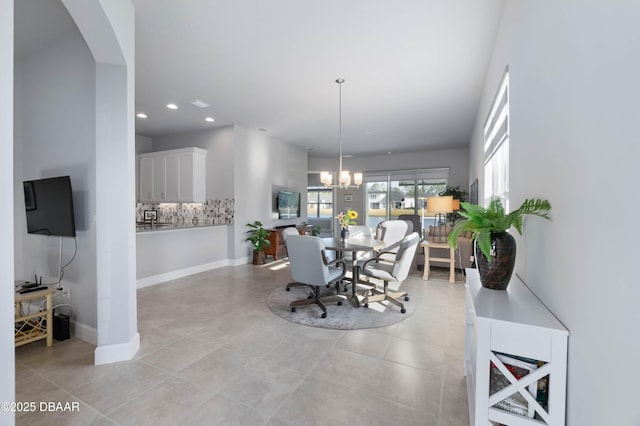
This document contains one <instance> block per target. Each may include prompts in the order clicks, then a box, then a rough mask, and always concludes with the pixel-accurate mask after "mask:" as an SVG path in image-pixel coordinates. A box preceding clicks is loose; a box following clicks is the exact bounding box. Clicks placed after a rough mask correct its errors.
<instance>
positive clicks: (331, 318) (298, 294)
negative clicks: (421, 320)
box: [267, 286, 416, 330]
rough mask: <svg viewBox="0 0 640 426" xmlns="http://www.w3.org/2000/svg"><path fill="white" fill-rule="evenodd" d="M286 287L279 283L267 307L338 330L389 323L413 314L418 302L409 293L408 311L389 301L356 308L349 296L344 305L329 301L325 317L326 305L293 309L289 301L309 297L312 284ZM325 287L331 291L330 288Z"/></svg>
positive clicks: (289, 318)
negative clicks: (292, 310)
mask: <svg viewBox="0 0 640 426" xmlns="http://www.w3.org/2000/svg"><path fill="white" fill-rule="evenodd" d="M285 288H286V286H282V287H279V288H277V289H276V290H274V291H273V292H272V293H271V294H270V295H269V296H267V307H268V308H269V309H271V312H273V313H274V314H276V315H277V316H279V317H280V318H284V319H286V320H287V321H291V322H295V323H298V324H303V325H308V326H310V327H320V328H331V329H334V330H359V329H364V328H377V327H386V326H388V325H392V324H395V323H397V322H400V321H402V320H404V319H406V318H409V317H410V316H411V315H413V313H414V312H415V311H416V305H415V303H414V302H413V301H412V300H411V294H409V301H408V302H405V301H404V300H403V303H404V307H405V309H406V311H407V312H406V313H404V314H401V313H400V308H399V307H398V306H396V305H393V304H391V303H389V302H382V303H378V302H375V303H371V304H370V305H369V307H368V308H363V307H362V306H361V307H359V308H356V307H354V306H353V305H352V304H351V302H349V301H346V300H345V301H344V302H343V303H342V306H338V305H337V304H336V303H335V302H332V303H326V304H325V305H326V307H327V317H326V318H321V317H320V316H321V315H322V309H320V307H319V306H318V305H315V304H313V305H309V306H299V307H298V308H296V312H291V308H290V307H289V303H290V302H292V301H294V300H300V299H306V298H307V295H308V294H309V291H310V289H309V287H306V286H299V287H292V288H291V291H286V290H285ZM325 290H326V291H327V292H329V291H330V289H325ZM328 294H332V293H328ZM328 294H327V295H328ZM343 294H346V293H343Z"/></svg>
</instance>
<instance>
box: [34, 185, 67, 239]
mask: <svg viewBox="0 0 640 426" xmlns="http://www.w3.org/2000/svg"><path fill="white" fill-rule="evenodd" d="M23 187H24V205H25V210H26V213H27V232H28V233H30V234H41V235H54V236H60V237H75V236H76V222H75V216H74V214H73V192H72V190H71V179H70V178H69V176H60V177H54V178H48V179H38V180H28V181H25V182H23Z"/></svg>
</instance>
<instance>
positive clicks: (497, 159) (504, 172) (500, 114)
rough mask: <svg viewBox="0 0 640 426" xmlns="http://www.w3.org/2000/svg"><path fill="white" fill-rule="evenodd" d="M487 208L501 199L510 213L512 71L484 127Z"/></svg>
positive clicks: (505, 74)
mask: <svg viewBox="0 0 640 426" xmlns="http://www.w3.org/2000/svg"><path fill="white" fill-rule="evenodd" d="M484 159H485V161H484V197H485V199H484V205H485V206H486V205H488V204H489V201H490V200H491V198H494V197H495V198H500V200H502V203H503V205H504V207H505V209H506V210H507V211H509V69H508V68H507V69H506V70H505V72H504V75H503V77H502V80H501V82H500V86H499V87H498V91H497V93H496V96H495V98H494V100H493V103H492V104H491V109H490V110H489V115H488V116H487V120H486V121H485V124H484Z"/></svg>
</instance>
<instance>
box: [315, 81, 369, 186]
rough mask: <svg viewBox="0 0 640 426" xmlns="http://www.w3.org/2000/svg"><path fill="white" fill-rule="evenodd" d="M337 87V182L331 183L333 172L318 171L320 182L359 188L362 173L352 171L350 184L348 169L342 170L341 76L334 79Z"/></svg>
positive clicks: (328, 184) (327, 184) (325, 184)
mask: <svg viewBox="0 0 640 426" xmlns="http://www.w3.org/2000/svg"><path fill="white" fill-rule="evenodd" d="M336 83H338V88H339V91H338V93H339V106H338V108H339V116H340V121H339V138H338V140H339V142H340V162H339V166H338V183H337V184H333V173H332V172H320V182H322V183H323V184H324V186H325V188H342V189H347V188H360V185H362V173H354V174H353V185H352V184H351V173H349V170H342V83H344V79H343V78H339V79H337V80H336Z"/></svg>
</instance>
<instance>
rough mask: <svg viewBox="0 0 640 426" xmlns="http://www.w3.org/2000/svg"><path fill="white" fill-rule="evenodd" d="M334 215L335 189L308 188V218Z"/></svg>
mask: <svg viewBox="0 0 640 426" xmlns="http://www.w3.org/2000/svg"><path fill="white" fill-rule="evenodd" d="M314 217H318V218H320V217H328V218H331V217H333V191H332V190H331V189H326V188H307V218H309V219H310V218H314Z"/></svg>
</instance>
